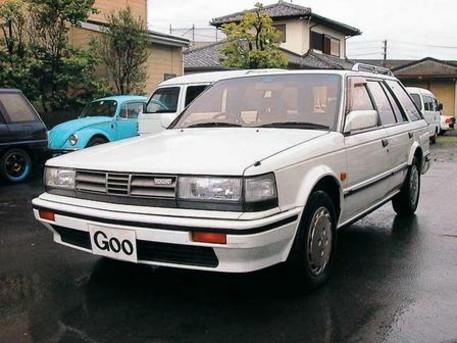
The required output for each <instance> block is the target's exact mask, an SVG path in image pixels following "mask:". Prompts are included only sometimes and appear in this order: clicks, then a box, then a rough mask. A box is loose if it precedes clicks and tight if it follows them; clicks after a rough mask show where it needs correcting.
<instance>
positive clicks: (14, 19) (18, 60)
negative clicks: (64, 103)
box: [0, 0, 37, 98]
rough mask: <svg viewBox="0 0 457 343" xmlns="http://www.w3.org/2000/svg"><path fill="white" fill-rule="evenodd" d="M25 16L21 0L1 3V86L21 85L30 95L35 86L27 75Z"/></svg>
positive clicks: (29, 54)
mask: <svg viewBox="0 0 457 343" xmlns="http://www.w3.org/2000/svg"><path fill="white" fill-rule="evenodd" d="M26 16H27V11H26V4H25V2H24V1H23V0H6V1H4V2H2V3H0V86H2V87H10V88H20V89H22V90H23V92H24V93H26V94H27V95H28V96H31V97H32V98H33V97H34V95H35V96H36V94H37V88H36V83H35V80H33V79H32V78H31V77H30V67H31V65H32V63H33V59H32V56H31V53H30V49H29V47H28V45H27V35H26V28H27V27H26V23H27V22H26Z"/></svg>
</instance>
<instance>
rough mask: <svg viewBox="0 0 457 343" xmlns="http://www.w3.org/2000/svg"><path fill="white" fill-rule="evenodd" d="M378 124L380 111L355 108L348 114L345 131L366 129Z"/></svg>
mask: <svg viewBox="0 0 457 343" xmlns="http://www.w3.org/2000/svg"><path fill="white" fill-rule="evenodd" d="M377 125H378V112H377V111H375V110H363V111H361V110H355V111H351V112H349V113H348V114H347V115H346V124H345V125H344V133H351V132H353V131H360V130H366V129H370V128H373V127H376V126H377Z"/></svg>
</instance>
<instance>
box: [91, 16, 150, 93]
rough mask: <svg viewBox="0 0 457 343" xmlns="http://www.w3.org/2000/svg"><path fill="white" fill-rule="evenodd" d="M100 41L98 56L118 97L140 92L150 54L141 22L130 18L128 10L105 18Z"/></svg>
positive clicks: (146, 36)
mask: <svg viewBox="0 0 457 343" xmlns="http://www.w3.org/2000/svg"><path fill="white" fill-rule="evenodd" d="M107 19H108V25H107V29H106V31H105V34H104V35H103V36H102V37H101V39H100V56H101V58H102V60H103V62H104V63H105V64H106V66H107V67H108V73H109V75H110V78H111V79H112V80H113V82H114V85H115V87H116V91H117V93H119V94H129V93H134V92H142V90H143V88H144V83H145V81H146V76H147V74H146V71H145V70H146V68H144V65H145V63H146V62H147V60H148V57H149V54H150V52H151V47H150V39H149V35H148V32H147V30H146V29H145V24H144V22H143V21H142V20H141V19H140V18H138V19H136V18H134V17H133V15H132V11H131V9H130V8H129V7H127V8H126V9H125V10H120V11H119V12H118V13H113V14H111V15H109V17H108V18H107Z"/></svg>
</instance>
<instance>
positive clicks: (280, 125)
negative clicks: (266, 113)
mask: <svg viewBox="0 0 457 343" xmlns="http://www.w3.org/2000/svg"><path fill="white" fill-rule="evenodd" d="M258 127H273V128H276V127H277V128H286V129H287V128H300V129H317V130H328V129H329V127H328V126H326V125H320V124H315V123H307V122H303V121H283V122H275V123H268V124H263V125H260V126H258Z"/></svg>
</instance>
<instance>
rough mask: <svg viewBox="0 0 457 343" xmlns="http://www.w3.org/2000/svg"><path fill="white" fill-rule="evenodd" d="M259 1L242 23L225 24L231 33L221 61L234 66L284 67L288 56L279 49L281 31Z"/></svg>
mask: <svg viewBox="0 0 457 343" xmlns="http://www.w3.org/2000/svg"><path fill="white" fill-rule="evenodd" d="M272 23H273V21H272V20H271V18H270V16H269V15H268V14H267V13H266V12H265V10H264V8H263V5H262V4H261V3H257V4H256V5H255V9H254V10H253V11H246V12H245V13H244V15H243V17H242V18H241V21H240V22H239V23H229V24H224V25H223V26H222V31H223V32H224V33H225V35H226V36H227V38H226V42H225V43H224V45H223V46H222V48H221V53H222V58H221V63H222V64H223V65H225V66H228V67H232V68H249V69H258V68H283V67H286V66H287V58H286V56H285V55H284V54H283V53H282V52H281V50H280V49H279V44H280V43H281V42H280V38H279V33H278V31H277V30H276V29H275V28H274V27H273V25H272Z"/></svg>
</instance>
